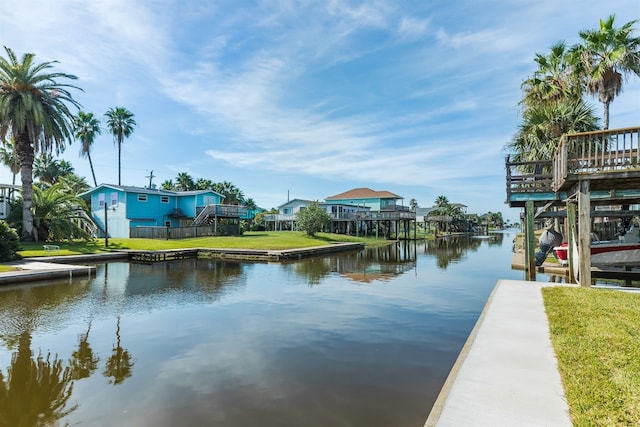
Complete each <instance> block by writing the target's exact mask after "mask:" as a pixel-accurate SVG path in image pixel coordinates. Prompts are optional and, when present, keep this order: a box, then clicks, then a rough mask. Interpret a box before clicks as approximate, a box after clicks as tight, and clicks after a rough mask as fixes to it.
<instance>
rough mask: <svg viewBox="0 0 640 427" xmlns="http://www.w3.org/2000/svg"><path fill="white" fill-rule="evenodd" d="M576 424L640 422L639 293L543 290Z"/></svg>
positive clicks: (565, 288)
mask: <svg viewBox="0 0 640 427" xmlns="http://www.w3.org/2000/svg"><path fill="white" fill-rule="evenodd" d="M543 297H544V304H545V307H546V310H547V316H548V318H549V325H550V331H551V340H552V342H553V346H554V348H555V351H556V355H557V357H558V364H559V370H560V375H561V376H562V381H563V383H564V389H565V393H566V396H567V400H568V403H569V408H570V412H571V418H572V419H573V424H574V425H575V426H593V425H607V426H612V425H620V426H622V425H624V426H629V425H640V327H639V325H640V294H638V293H634V292H622V291H612V290H606V289H589V288H568V287H552V288H545V289H543Z"/></svg>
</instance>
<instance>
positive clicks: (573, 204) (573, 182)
mask: <svg viewBox="0 0 640 427" xmlns="http://www.w3.org/2000/svg"><path fill="white" fill-rule="evenodd" d="M506 169H507V173H506V177H507V203H509V206H510V207H520V208H522V207H523V208H525V210H524V217H523V219H524V220H525V224H524V230H525V241H526V243H525V249H526V251H525V252H526V253H527V255H526V256H525V261H526V264H525V271H526V275H527V279H528V280H535V273H536V269H535V266H534V261H533V253H534V249H535V246H536V242H535V236H534V230H535V220H536V219H538V220H540V219H542V218H549V217H564V218H565V221H564V232H563V233H564V235H565V238H566V239H567V241H568V243H569V244H572V242H577V246H578V247H579V248H584V249H585V250H581V251H580V253H583V254H589V250H588V248H589V246H590V245H591V243H590V242H591V231H592V230H591V227H592V219H593V218H594V217H598V216H599V217H601V218H603V219H602V221H614V222H615V221H616V220H617V219H619V218H623V220H621V221H620V222H619V225H622V224H624V225H625V227H628V224H629V221H628V220H629V218H630V217H633V216H640V209H638V207H637V206H638V205H640V127H633V128H623V129H606V130H602V131H596V132H585V133H578V134H571V135H565V136H564V137H563V138H562V140H561V141H560V144H559V146H558V149H557V151H556V153H555V156H554V157H553V159H540V160H533V161H526V162H514V161H511V159H510V157H509V156H507V158H506ZM599 207H602V208H604V209H606V210H604V211H603V210H601V209H598V208H599ZM604 218H607V219H606V220H605V219H604ZM624 218H626V220H624ZM577 261H578V262H577V265H576V264H574V263H572V265H576V271H573V270H574V268H573V267H571V268H570V273H569V277H570V278H571V280H572V281H573V280H575V278H580V282H581V284H584V285H585V286H589V285H590V284H591V282H592V269H591V260H590V257H589V256H580V257H579V259H578V260H577ZM593 273H594V274H596V275H599V274H601V272H598V271H595V272H593ZM605 274H609V272H605ZM622 274H626V273H622Z"/></svg>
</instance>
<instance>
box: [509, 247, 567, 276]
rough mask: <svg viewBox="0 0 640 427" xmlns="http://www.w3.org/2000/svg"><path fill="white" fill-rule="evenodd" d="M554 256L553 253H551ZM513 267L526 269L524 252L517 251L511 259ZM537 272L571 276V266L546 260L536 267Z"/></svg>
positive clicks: (514, 268)
mask: <svg viewBox="0 0 640 427" xmlns="http://www.w3.org/2000/svg"><path fill="white" fill-rule="evenodd" d="M551 257H552V258H553V255H551ZM511 268H512V269H513V270H522V271H524V270H525V268H524V253H522V252H516V253H514V254H513V258H512V259H511ZM536 272H538V273H541V274H548V275H549V276H562V277H569V268H568V267H564V266H562V265H560V264H558V263H555V262H549V261H545V262H544V263H543V264H542V265H541V266H539V267H536Z"/></svg>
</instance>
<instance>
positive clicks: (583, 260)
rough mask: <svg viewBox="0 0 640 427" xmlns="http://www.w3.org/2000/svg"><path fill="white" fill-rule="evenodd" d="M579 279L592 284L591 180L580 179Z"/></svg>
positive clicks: (583, 284) (580, 281) (586, 283)
mask: <svg viewBox="0 0 640 427" xmlns="http://www.w3.org/2000/svg"><path fill="white" fill-rule="evenodd" d="M578 257H579V263H578V281H579V283H580V285H581V286H591V199H590V194H589V181H588V180H583V181H580V189H579V191H578Z"/></svg>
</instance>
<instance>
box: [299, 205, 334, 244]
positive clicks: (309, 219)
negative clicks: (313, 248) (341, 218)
mask: <svg viewBox="0 0 640 427" xmlns="http://www.w3.org/2000/svg"><path fill="white" fill-rule="evenodd" d="M330 223H331V217H330V216H329V214H328V213H326V212H325V211H324V210H323V209H322V208H321V207H320V205H319V204H318V202H313V203H311V205H310V206H309V207H308V208H305V209H301V210H300V211H299V212H298V213H297V214H296V229H298V230H299V231H304V232H306V233H307V236H314V235H315V234H316V233H318V232H320V231H322V229H323V228H325V227H327V226H328V225H329V224H330Z"/></svg>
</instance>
